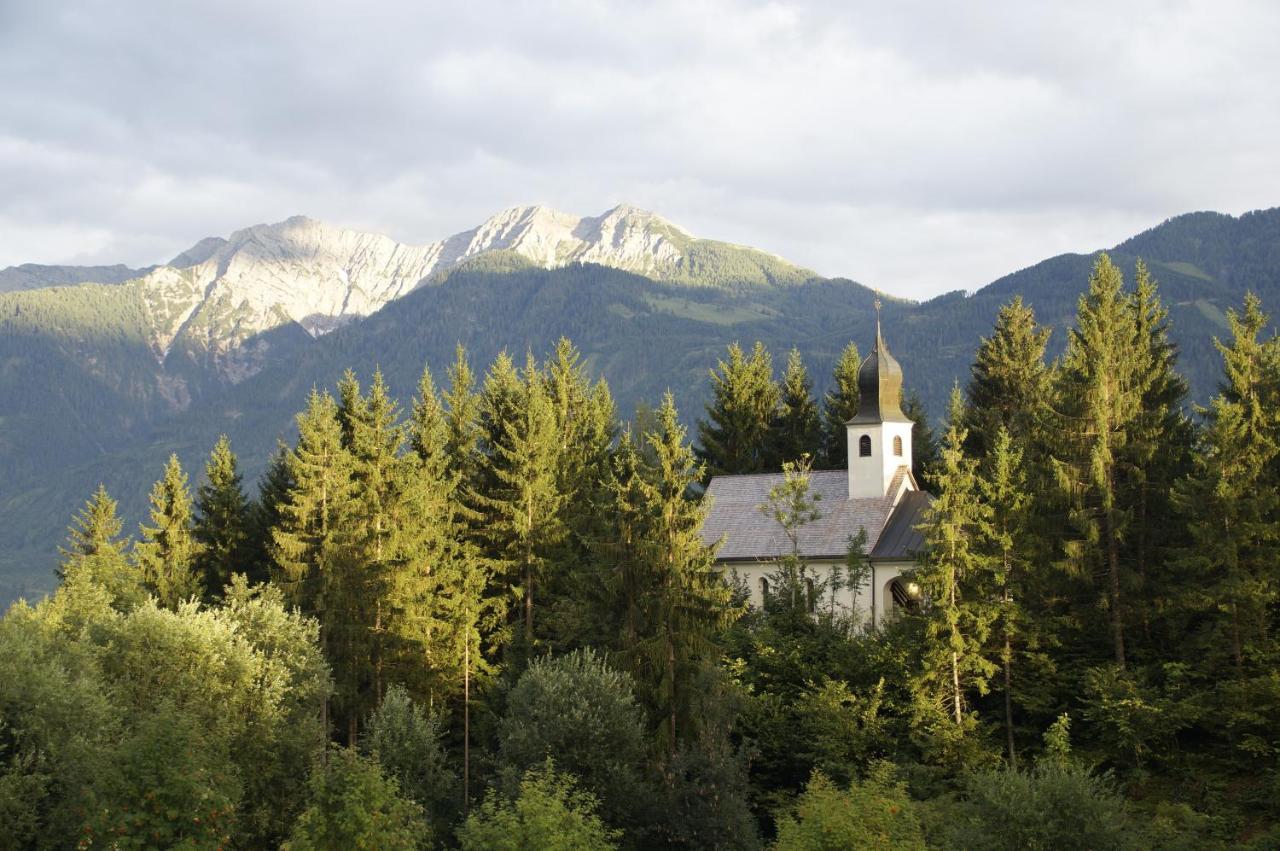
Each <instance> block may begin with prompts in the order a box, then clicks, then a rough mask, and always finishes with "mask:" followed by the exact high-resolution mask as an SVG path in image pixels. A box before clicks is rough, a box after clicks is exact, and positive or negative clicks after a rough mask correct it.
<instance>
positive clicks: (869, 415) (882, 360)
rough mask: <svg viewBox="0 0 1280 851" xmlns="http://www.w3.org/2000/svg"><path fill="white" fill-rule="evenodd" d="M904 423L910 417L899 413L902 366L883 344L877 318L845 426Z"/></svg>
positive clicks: (859, 372)
mask: <svg viewBox="0 0 1280 851" xmlns="http://www.w3.org/2000/svg"><path fill="white" fill-rule="evenodd" d="M877 308H878V305H877ZM906 422H911V420H910V418H908V417H907V415H906V414H904V413H903V412H902V366H901V365H900V364H899V363H898V361H897V359H895V358H894V356H893V355H891V354H890V353H889V347H888V346H886V345H885V344H884V336H883V335H881V333H880V319H879V317H877V318H876V345H875V348H874V349H872V350H871V354H869V355H867V359H866V360H864V361H863V362H862V366H861V367H860V368H859V369H858V413H856V414H854V416H853V419H851V420H849V425H868V424H871V423H906Z"/></svg>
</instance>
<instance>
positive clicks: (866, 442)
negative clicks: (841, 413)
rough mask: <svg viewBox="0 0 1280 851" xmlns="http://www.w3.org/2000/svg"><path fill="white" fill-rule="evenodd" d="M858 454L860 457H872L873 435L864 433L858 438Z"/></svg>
mask: <svg viewBox="0 0 1280 851" xmlns="http://www.w3.org/2000/svg"><path fill="white" fill-rule="evenodd" d="M858 456H859V457H860V458H870V457H871V435H869V434H864V435H863V436H862V437H860V438H858Z"/></svg>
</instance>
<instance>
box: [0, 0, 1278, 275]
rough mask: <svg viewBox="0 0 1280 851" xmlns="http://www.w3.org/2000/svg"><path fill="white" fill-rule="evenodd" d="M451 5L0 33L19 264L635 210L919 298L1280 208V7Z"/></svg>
mask: <svg viewBox="0 0 1280 851" xmlns="http://www.w3.org/2000/svg"><path fill="white" fill-rule="evenodd" d="M432 5H436V4H422V3H417V2H387V3H374V2H365V3H328V4H317V3H315V2H274V3H257V2H222V3H216V4H209V3H181V2H176V3H163V4H160V3H155V4H152V3H138V4H128V3H124V4H122V3H119V2H113V3H106V2H92V0H89V1H88V2H81V3H77V4H59V3H46V2H38V0H10V2H8V3H4V4H0V115H3V116H4V118H3V119H2V120H0V188H2V189H3V191H0V265H7V264H10V263H18V262H25V261H34V262H126V263H132V264H138V265H141V264H146V263H152V262H156V261H158V260H163V259H166V258H167V257H169V256H171V255H173V254H174V253H176V252H177V251H179V250H181V249H182V248H185V247H186V246H187V245H189V244H191V243H193V242H195V241H196V240H197V239H198V238H200V237H202V236H205V235H209V234H225V233H227V232H229V231H231V230H233V229H235V228H238V227H242V226H246V225H249V224H253V223H256V222H260V221H273V220H279V219H282V218H284V217H286V216H288V215H291V214H293V213H298V212H302V213H306V214H308V215H312V216H317V217H320V218H323V219H326V220H329V221H333V222H335V223H339V224H344V225H351V226H358V227H367V228H372V229H378V230H382V231H385V232H387V233H389V234H391V235H393V236H395V237H396V238H398V239H402V240H405V241H411V242H425V241H429V240H432V239H436V238H438V237H441V236H444V235H446V234H449V233H452V232H455V231H458V230H461V229H464V228H466V227H469V226H471V225H473V224H475V223H477V222H478V221H479V220H480V219H482V218H483V217H485V216H487V215H489V214H490V213H492V212H495V211H496V210H498V209H501V208H503V207H507V206H510V205H512V204H519V203H546V204H550V205H553V206H556V207H560V208H563V209H567V210H572V211H577V212H583V213H593V212H598V211H600V210H603V209H605V208H606V207H608V206H610V205H612V204H613V203H616V202H618V201H621V200H628V201H631V202H633V203H636V204H639V205H641V206H646V207H650V208H652V209H655V210H657V211H659V212H661V213H663V214H664V215H666V216H668V217H669V218H671V219H673V220H674V221H676V222H678V223H680V224H682V225H683V226H685V227H687V228H689V229H690V230H692V231H693V232H695V233H698V234H700V235H705V236H713V237H716V238H721V239H728V240H730V241H735V242H742V243H749V244H752V245H756V246H759V247H761V248H765V249H767V250H770V251H773V252H775V253H778V254H781V255H783V256H786V257H788V258H790V259H792V260H794V261H796V262H799V263H802V264H805V265H808V266H811V267H813V268H815V269H817V270H819V271H821V272H824V273H827V274H839V275H846V276H849V277H854V278H857V279H859V280H862V281H864V282H867V283H870V284H872V285H875V286H878V287H881V288H883V289H885V290H887V291H889V292H892V293H896V294H901V295H908V296H915V297H924V296H927V295H931V294H935V293H938V292H942V291H945V290H951V289H957V288H966V289H972V288H975V287H977V286H981V285H982V284H984V283H986V282H988V281H990V280H992V279H993V278H995V277H998V276H999V275H1001V274H1004V273H1005V272H1008V271H1011V270H1012V269H1015V268H1018V267H1021V266H1024V265H1026V264H1028V263H1032V262H1035V261H1036V260H1039V259H1041V258H1043V257H1045V256H1048V255H1051V254H1054V253H1057V252H1061V251H1067V250H1087V249H1090V248H1094V247H1100V246H1104V245H1107V244H1111V243H1114V242H1116V241H1119V240H1120V239H1123V238H1124V237H1126V236H1128V235H1130V234H1131V233H1133V232H1135V231H1137V230H1140V229H1142V228H1145V227H1147V226H1150V225H1152V224H1155V223H1157V222H1158V221H1160V220H1161V219H1163V218H1165V217H1167V216H1169V215H1174V214H1177V213H1181V212H1186V211H1190V210H1197V209H1217V210H1222V211H1224V212H1236V213H1238V212H1243V211H1245V210H1247V209H1253V208H1257V207H1266V206H1273V205H1275V204H1277V203H1280V197H1278V196H1280V193H1278V192H1277V187H1276V185H1275V184H1276V181H1275V180H1274V177H1273V176H1274V175H1276V174H1277V173H1280V170H1278V169H1277V165H1278V162H1277V161H1278V160H1280V149H1277V147H1276V145H1275V143H1274V140H1275V139H1276V138H1277V136H1278V135H1280V62H1278V61H1277V60H1276V59H1275V58H1274V50H1273V45H1272V44H1271V43H1270V42H1271V41H1273V37H1274V33H1276V32H1280V7H1277V6H1275V5H1274V4H1269V3H1265V2H1257V3H1245V2H1237V3H1231V2H1221V0H1219V1H1218V2H1140V3H1125V4H1116V3H1105V4H1104V3H1101V2H1087V3H1074V4H1064V5H1060V6H1059V5H1050V4H1030V3H1018V2H1005V3H991V4H978V7H977V8H976V11H975V8H973V7H972V6H971V4H945V3H936V4H935V3H904V4H887V5H886V4H882V3H870V2H858V3H846V2H831V3H814V4H794V5H793V4H784V3H750V2H729V0H713V1H712V2H694V3H688V2H684V3H681V2H668V3H656V4H645V3H622V2H619V3H600V2H585V1H584V2H559V3H483V2H471V3H466V4H438V5H439V8H431V6H432ZM962 6H964V7H968V8H964V9H962V8H961V7H962Z"/></svg>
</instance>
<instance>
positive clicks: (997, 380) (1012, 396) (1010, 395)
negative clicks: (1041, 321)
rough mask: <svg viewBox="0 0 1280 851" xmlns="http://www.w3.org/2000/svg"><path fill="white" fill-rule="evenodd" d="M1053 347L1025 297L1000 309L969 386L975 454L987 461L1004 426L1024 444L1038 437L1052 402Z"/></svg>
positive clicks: (970, 428)
mask: <svg viewBox="0 0 1280 851" xmlns="http://www.w3.org/2000/svg"><path fill="white" fill-rule="evenodd" d="M1048 343H1049V329H1047V328H1042V327H1040V326H1039V325H1037V324H1036V317H1035V312H1034V311H1033V310H1032V309H1031V307H1030V305H1024V304H1023V303H1022V297H1021V296H1014V298H1013V300H1012V301H1010V302H1009V303H1008V304H1006V305H1005V306H1004V307H1002V308H1000V312H999V313H998V314H997V315H996V323H995V327H994V329H993V330H992V333H991V336H990V337H984V338H983V339H982V342H980V343H979V344H978V351H977V353H976V354H975V355H974V361H973V366H972V367H971V370H970V373H971V377H970V379H969V384H968V386H967V387H966V388H965V398H966V400H967V402H968V405H967V406H966V408H965V410H966V411H967V416H968V421H967V422H966V423H965V428H966V431H967V432H968V435H969V438H968V443H967V444H966V446H965V449H966V450H967V451H968V452H969V453H970V454H972V455H974V456H975V457H978V458H981V457H984V456H985V455H986V454H987V452H988V450H989V449H990V447H991V445H992V444H993V443H994V440H995V436H996V434H997V433H998V432H999V431H1000V429H1001V428H1005V429H1007V430H1008V431H1009V433H1010V435H1011V436H1012V438H1013V439H1014V440H1015V441H1016V442H1018V443H1020V444H1023V445H1026V444H1028V443H1029V442H1030V441H1032V440H1033V439H1037V438H1038V434H1039V431H1040V426H1039V421H1040V419H1041V418H1042V416H1043V410H1044V406H1045V404H1046V403H1047V401H1048V368H1047V367H1046V366H1045V361H1044V358H1045V347H1046V346H1047V345H1048Z"/></svg>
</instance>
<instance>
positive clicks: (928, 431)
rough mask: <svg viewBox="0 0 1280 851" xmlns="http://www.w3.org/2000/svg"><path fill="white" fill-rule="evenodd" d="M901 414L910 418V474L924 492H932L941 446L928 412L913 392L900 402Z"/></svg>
mask: <svg viewBox="0 0 1280 851" xmlns="http://www.w3.org/2000/svg"><path fill="white" fill-rule="evenodd" d="M902 413H904V414H906V415H907V416H908V417H910V418H911V422H912V423H913V424H914V425H913V426H912V429H911V474H912V475H913V476H915V479H916V482H917V483H918V484H919V485H920V487H921V488H923V489H924V490H930V491H931V490H933V489H934V481H933V473H934V469H935V468H936V467H937V466H938V464H939V463H940V462H941V451H942V449H941V446H940V445H939V442H938V437H937V435H936V434H935V433H934V430H933V425H932V424H931V423H930V422H929V412H928V411H926V410H925V409H924V403H923V402H921V401H920V397H919V396H917V395H916V394H915V393H914V392H912V393H908V394H906V396H905V397H904V398H903V400H902Z"/></svg>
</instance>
